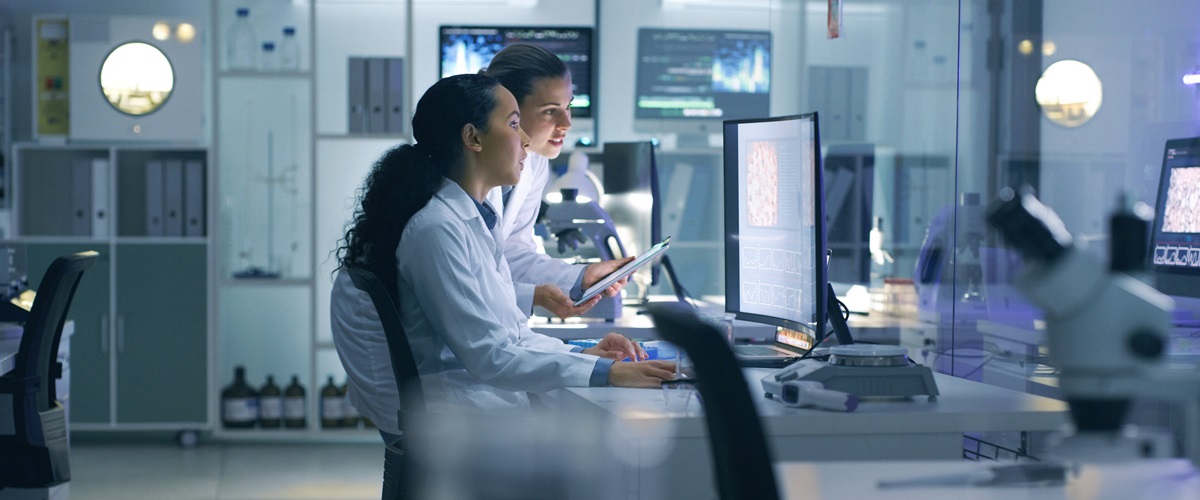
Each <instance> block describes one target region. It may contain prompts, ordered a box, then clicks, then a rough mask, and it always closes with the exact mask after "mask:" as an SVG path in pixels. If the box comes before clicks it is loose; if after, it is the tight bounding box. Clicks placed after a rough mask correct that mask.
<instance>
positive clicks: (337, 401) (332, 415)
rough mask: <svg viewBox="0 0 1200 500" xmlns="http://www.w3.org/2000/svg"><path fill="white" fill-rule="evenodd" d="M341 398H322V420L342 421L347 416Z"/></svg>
mask: <svg viewBox="0 0 1200 500" xmlns="http://www.w3.org/2000/svg"><path fill="white" fill-rule="evenodd" d="M342 406H344V405H343V404H342V398H341V396H330V397H324V398H321V418H322V419H340V418H342V417H344V416H345V415H346V413H345V411H344V410H343V409H342Z"/></svg>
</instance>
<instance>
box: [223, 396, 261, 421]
mask: <svg viewBox="0 0 1200 500" xmlns="http://www.w3.org/2000/svg"><path fill="white" fill-rule="evenodd" d="M221 407H222V410H223V412H224V413H223V414H224V415H225V420H226V421H228V422H253V421H255V420H258V400H257V399H255V398H229V399H226V400H225V402H224V403H223V404H222V405H221Z"/></svg>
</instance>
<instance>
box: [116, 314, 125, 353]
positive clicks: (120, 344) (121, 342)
mask: <svg viewBox="0 0 1200 500" xmlns="http://www.w3.org/2000/svg"><path fill="white" fill-rule="evenodd" d="M123 352H125V316H123V315H120V314H118V315H117V354H120V353H123Z"/></svg>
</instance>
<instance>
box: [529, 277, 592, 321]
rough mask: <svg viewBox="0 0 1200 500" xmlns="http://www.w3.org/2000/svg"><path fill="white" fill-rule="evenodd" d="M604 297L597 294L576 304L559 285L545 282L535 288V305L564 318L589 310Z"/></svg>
mask: <svg viewBox="0 0 1200 500" xmlns="http://www.w3.org/2000/svg"><path fill="white" fill-rule="evenodd" d="M602 298H603V297H601V296H599V295H597V296H595V297H592V298H590V299H588V301H587V302H584V303H582V304H579V305H578V306H576V305H575V301H574V300H571V297H568V296H567V294H565V293H563V291H562V290H561V289H559V288H558V287H557V286H554V285H551V284H545V285H538V286H536V287H534V289H533V305H535V306H540V307H543V308H545V309H546V310H548V311H550V312H552V313H554V315H555V316H558V317H559V318H562V319H567V318H570V317H572V316H579V315H580V314H583V313H585V312H588V311H589V310H590V309H591V308H592V307H595V305H596V303H597V302H600V299H602Z"/></svg>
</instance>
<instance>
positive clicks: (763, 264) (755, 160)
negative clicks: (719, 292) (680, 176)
mask: <svg viewBox="0 0 1200 500" xmlns="http://www.w3.org/2000/svg"><path fill="white" fill-rule="evenodd" d="M724 128H725V144H724V160H725V309H726V310H727V311H729V312H732V313H735V314H736V315H737V317H738V318H739V319H744V320H749V321H755V322H759V323H766V324H770V325H775V326H778V327H782V328H786V329H789V330H794V331H797V332H802V333H806V334H809V335H812V336H813V337H814V340H820V339H821V338H823V337H824V335H825V320H826V315H827V310H826V304H827V302H826V301H827V295H828V286H827V283H826V282H827V277H826V241H825V189H824V180H823V172H822V171H821V154H820V153H821V144H820V139H819V137H820V135H819V133H818V127H817V113H815V112H814V113H808V114H803V115H797V116H785V117H779V118H762V119H748V120H731V121H726V122H725V123H724Z"/></svg>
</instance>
